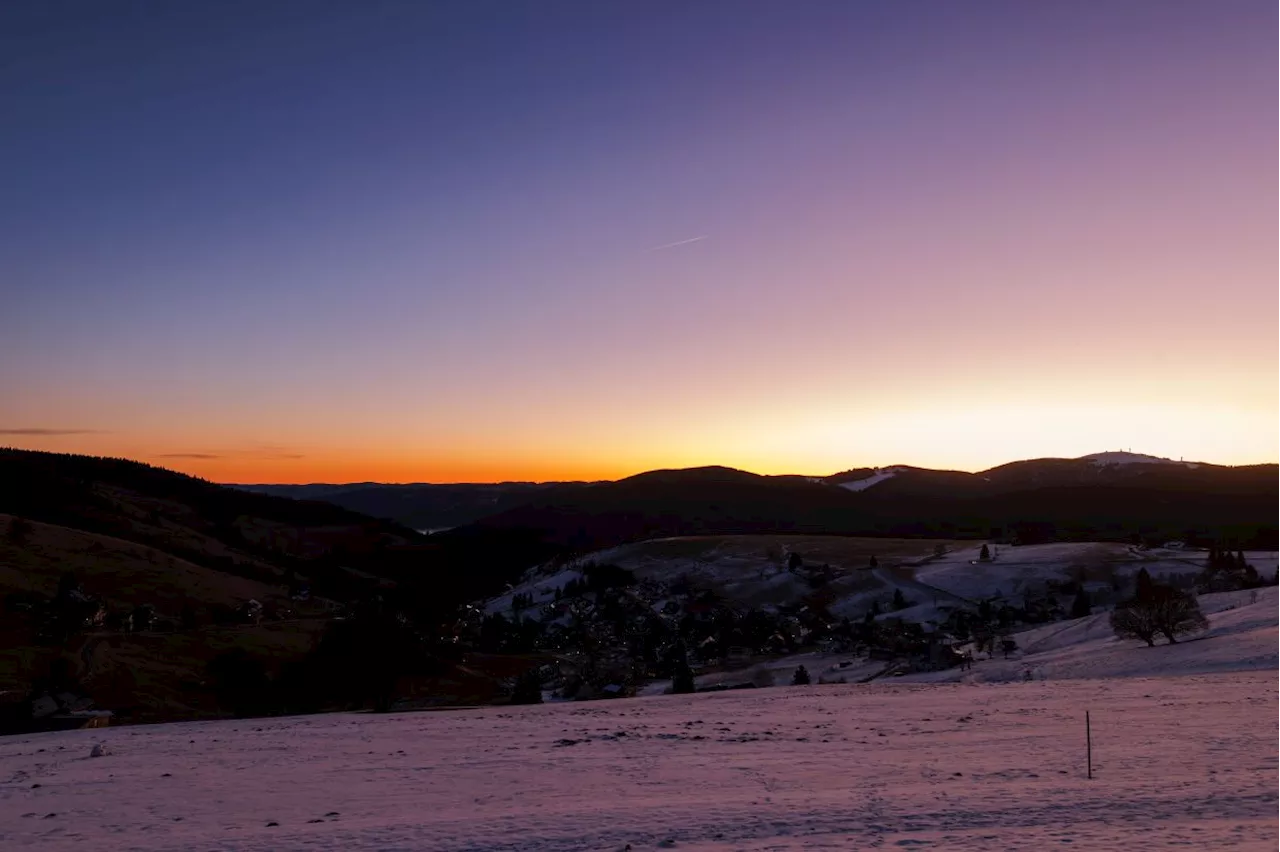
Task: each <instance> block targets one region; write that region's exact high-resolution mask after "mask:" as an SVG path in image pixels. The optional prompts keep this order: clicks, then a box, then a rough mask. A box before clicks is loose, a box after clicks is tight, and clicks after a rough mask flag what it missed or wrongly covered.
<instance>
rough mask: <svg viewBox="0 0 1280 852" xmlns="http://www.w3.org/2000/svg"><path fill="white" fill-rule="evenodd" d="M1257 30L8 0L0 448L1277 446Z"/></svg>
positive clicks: (690, 458) (320, 463)
mask: <svg viewBox="0 0 1280 852" xmlns="http://www.w3.org/2000/svg"><path fill="white" fill-rule="evenodd" d="M1276 31H1277V9H1276V5H1275V3H1274V2H1261V0H1259V1H1258V2H1254V0H1232V2H1229V3H1222V2H1217V0H1204V2H1180V1H1179V0H1151V2H1144V0H1128V2H1125V3H1079V2H1049V0H1043V2H1035V3H1026V2H1016V1H1014V2H994V0H972V1H971V2H965V3H954V2H946V0H930V1H929V2H926V0H895V2H884V0H879V2H871V0H867V1H866V2H859V0H847V2H836V0H803V1H802V2H794V3H779V2H753V0H726V2H718V3H713V2H697V0H694V2H674V0H672V2H638V0H637V2H625V0H619V2H612V3H595V2H581V3H568V2H557V0H541V2H531V1H530V2H520V0H491V2H490V1H489V0H466V1H465V2H429V0H404V1H403V2H399V1H397V2H393V0H366V2H360V3H352V2H345V0H344V2H336V1H335V2H329V0H307V1H306V2H292V1H291V0H273V2H270V3H262V2H256V0H254V2H248V1H247V0H222V2H218V3H199V2H184V0H179V2H172V3H159V2H126V1H125V0H92V2H90V0H85V1H84V2H63V0H14V2H8V3H5V4H2V5H0V115H2V116H3V119H2V124H0V187H2V188H3V189H2V190H0V305H3V308H2V309H0V445H3V444H10V445H13V446H19V447H27V448H32V449H47V450H56V451H63V452H85V453H93V454H102V455H113V456H125V457H129V458H135V459H139V460H142V461H147V462H150V463H153V464H160V465H164V466H166V467H171V468H174V469H177V470H181V471H184V472H188V473H193V474H196V475H199V476H203V477H206V478H209V479H212V480H215V481H222V482H312V481H330V482H335V481H338V482H340V481H366V480H381V481H395V482H408V481H433V482H449V481H491V480H506V479H536V480H549V479H597V478H614V477H618V476H623V475H627V474H631V473H636V472H639V471H642V470H646V469H651V468H657V467H683V466H694V465H705V464H724V465H730V466H734V467H740V468H744V469H747V470H753V471H755V472H759V473H784V472H786V473H808V474H827V473H832V472H835V471H839V470H844V469H849V468H854V467H862V466H874V465H887V464H915V465H921V466H929V467H946V468H955V469H962V470H980V469H983V468H986V467H990V466H994V465H997V464H1000V463H1004V462H1008V461H1012V460H1015V459H1020V458H1034V457H1042V456H1055V457H1072V456H1079V455H1083V454H1086V453H1091V452H1098V451H1103V450H1115V449H1122V448H1132V449H1133V450H1134V451H1135V452H1144V453H1152V454H1155V455H1161V456H1167V457H1171V458H1187V459H1195V460H1201V461H1209V462H1217V463H1222V464H1246V463H1258V462H1275V461H1276V460H1277V456H1278V455H1280V452H1278V446H1280V442H1278V439H1277V436H1278V434H1280V422H1278V418H1277V410H1278V406H1280V400H1278V398H1277V379H1278V376H1277V361H1278V359H1277V309H1278V305H1277V271H1278V270H1277V250H1276V249H1277V242H1276V239H1277V226H1278V223H1277V192H1276V187H1277V177H1278V176H1277V165H1276V164H1277V154H1276V152H1277V83H1276V81H1277V74H1276V68H1277V61H1276V59H1277V57H1276V49H1277V48H1276V36H1275V33H1276Z"/></svg>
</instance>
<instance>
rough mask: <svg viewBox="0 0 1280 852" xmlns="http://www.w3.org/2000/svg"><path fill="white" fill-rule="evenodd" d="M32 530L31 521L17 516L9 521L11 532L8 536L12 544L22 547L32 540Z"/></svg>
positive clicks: (9, 531)
mask: <svg viewBox="0 0 1280 852" xmlns="http://www.w3.org/2000/svg"><path fill="white" fill-rule="evenodd" d="M32 529H33V527H32V526H31V522H30V521H28V520H27V519H26V518H19V517H18V516H17V515H15V516H13V517H12V518H10V519H9V530H8V532H7V533H6V535H7V536H8V537H9V541H10V542H11V543H13V544H16V545H18V546H19V547H21V546H22V545H24V544H26V543H27V541H28V540H29V539H30V538H31V532H32Z"/></svg>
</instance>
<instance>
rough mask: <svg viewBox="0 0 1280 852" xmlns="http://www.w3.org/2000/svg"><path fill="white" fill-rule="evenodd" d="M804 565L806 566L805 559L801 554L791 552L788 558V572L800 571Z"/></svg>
mask: <svg viewBox="0 0 1280 852" xmlns="http://www.w3.org/2000/svg"><path fill="white" fill-rule="evenodd" d="M803 565H804V558H803V557H801V556H800V554H799V553H796V552H795V551H794V550H793V551H791V553H790V555H788V556H787V570H788V571H798V570H799V569H800V568H801V567H802V566H803Z"/></svg>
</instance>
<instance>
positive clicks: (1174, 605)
mask: <svg viewBox="0 0 1280 852" xmlns="http://www.w3.org/2000/svg"><path fill="white" fill-rule="evenodd" d="M1208 626H1209V621H1208V619H1206V618H1205V617H1204V613H1202V612H1201V611H1200V604H1199V602H1197V601H1196V599H1195V598H1194V597H1193V596H1192V595H1189V594H1187V593H1186V592H1184V591H1182V590H1181V589H1175V588H1173V587H1171V586H1165V585H1161V584H1158V583H1152V584H1151V586H1150V588H1149V589H1148V590H1147V597H1146V598H1145V599H1142V598H1138V597H1135V598H1133V599H1132V600H1129V601H1125V602H1124V603H1123V604H1121V605H1120V606H1118V607H1116V609H1115V611H1114V612H1112V613H1111V629H1112V630H1114V631H1115V634H1116V635H1117V636H1119V637H1120V638H1121V639H1141V640H1143V641H1144V642H1146V643H1147V646H1148V647H1150V646H1153V645H1155V637H1156V636H1164V637H1165V638H1166V639H1168V640H1169V644H1170V645H1173V644H1176V643H1177V641H1178V638H1177V637H1178V636H1181V635H1184V634H1187V633H1196V632H1199V631H1201V630H1204V629H1206V628H1207V627H1208Z"/></svg>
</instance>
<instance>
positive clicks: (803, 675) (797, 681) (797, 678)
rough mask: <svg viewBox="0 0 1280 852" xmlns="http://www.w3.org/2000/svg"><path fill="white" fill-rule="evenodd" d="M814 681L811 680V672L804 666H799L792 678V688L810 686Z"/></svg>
mask: <svg viewBox="0 0 1280 852" xmlns="http://www.w3.org/2000/svg"><path fill="white" fill-rule="evenodd" d="M810 683H812V681H811V680H810V679H809V670H808V669H806V668H805V667H804V666H797V667H796V673H795V674H794V675H792V676H791V685H792V686H808V685H809V684H810Z"/></svg>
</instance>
